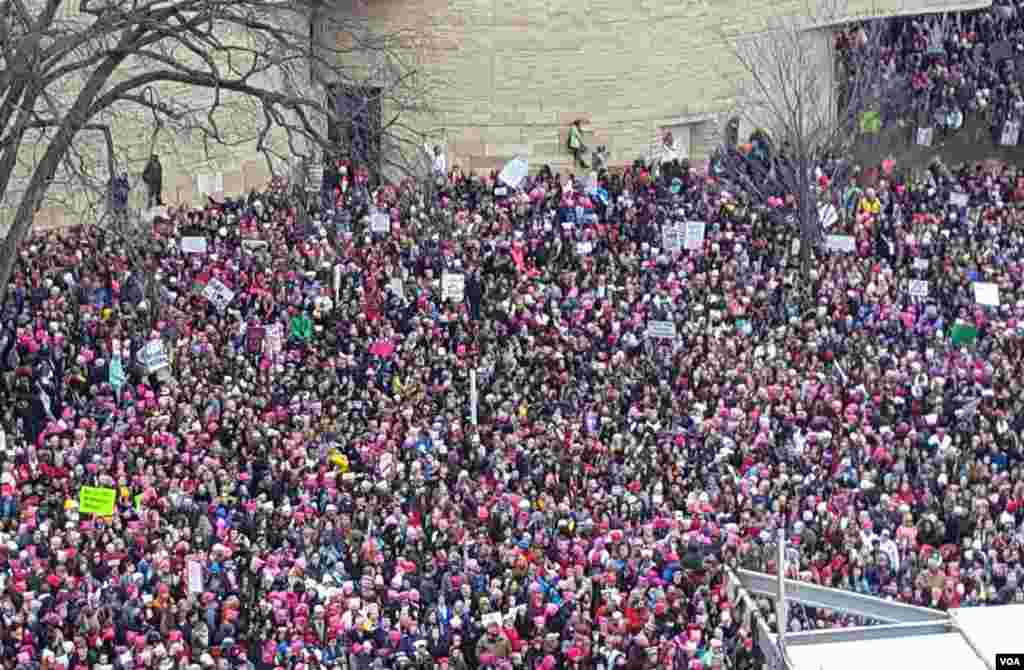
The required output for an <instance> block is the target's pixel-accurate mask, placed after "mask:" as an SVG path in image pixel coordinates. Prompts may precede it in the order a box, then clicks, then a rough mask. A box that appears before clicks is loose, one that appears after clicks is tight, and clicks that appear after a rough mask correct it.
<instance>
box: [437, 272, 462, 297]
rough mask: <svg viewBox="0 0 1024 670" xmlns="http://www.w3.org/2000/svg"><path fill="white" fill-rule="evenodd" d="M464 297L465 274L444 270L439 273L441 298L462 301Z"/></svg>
mask: <svg viewBox="0 0 1024 670" xmlns="http://www.w3.org/2000/svg"><path fill="white" fill-rule="evenodd" d="M465 297H466V275H464V274H461V273H455V272H445V273H444V274H442V275H441V299H442V300H453V301H455V302H462V301H463V299H464V298H465Z"/></svg>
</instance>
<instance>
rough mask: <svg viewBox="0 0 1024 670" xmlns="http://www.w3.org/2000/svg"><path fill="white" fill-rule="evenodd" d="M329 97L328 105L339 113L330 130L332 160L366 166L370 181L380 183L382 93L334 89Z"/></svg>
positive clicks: (348, 87)
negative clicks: (332, 150) (347, 161)
mask: <svg viewBox="0 0 1024 670" xmlns="http://www.w3.org/2000/svg"><path fill="white" fill-rule="evenodd" d="M328 95H329V96H330V99H329V100H328V104H332V106H333V108H334V111H335V113H336V114H337V118H336V119H332V120H331V121H330V123H329V125H328V128H327V138H328V139H329V140H330V141H331V143H332V144H333V145H334V146H335V147H336V149H335V151H336V155H335V156H334V157H333V158H341V159H348V160H351V161H352V163H353V164H354V165H356V166H363V167H366V168H367V170H368V171H369V173H370V182H371V183H372V184H374V185H376V184H379V183H380V163H381V90H380V89H379V88H376V87H354V86H335V87H332V88H331V90H330V91H329V93H328ZM325 158H331V157H330V156H325Z"/></svg>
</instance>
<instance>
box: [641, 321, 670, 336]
mask: <svg viewBox="0 0 1024 670" xmlns="http://www.w3.org/2000/svg"><path fill="white" fill-rule="evenodd" d="M647 337H652V338H655V339H659V340H674V339H675V337H676V324H675V323H674V322H672V321H648V322H647Z"/></svg>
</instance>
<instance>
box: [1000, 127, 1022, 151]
mask: <svg viewBox="0 0 1024 670" xmlns="http://www.w3.org/2000/svg"><path fill="white" fill-rule="evenodd" d="M1019 140H1020V122H1019V121H1007V122H1005V123H1004V124H1003V133H1002V135H1000V137H999V144H1000V145H1002V146H1004V147H1015V146H1017V142H1018V141H1019Z"/></svg>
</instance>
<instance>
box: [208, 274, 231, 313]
mask: <svg viewBox="0 0 1024 670" xmlns="http://www.w3.org/2000/svg"><path fill="white" fill-rule="evenodd" d="M203 297H204V298H206V299H207V300H209V301H210V302H211V303H212V304H213V306H214V307H215V308H216V309H217V311H218V312H223V311H224V310H225V309H227V306H228V305H230V304H231V301H232V300H234V299H235V292H234V291H232V290H231V289H229V288H228V287H227V286H225V285H224V283H223V282H221V281H220V280H219V279H217V278H213V279H211V280H210V281H208V282H207V283H206V287H205V288H204V289H203Z"/></svg>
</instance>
